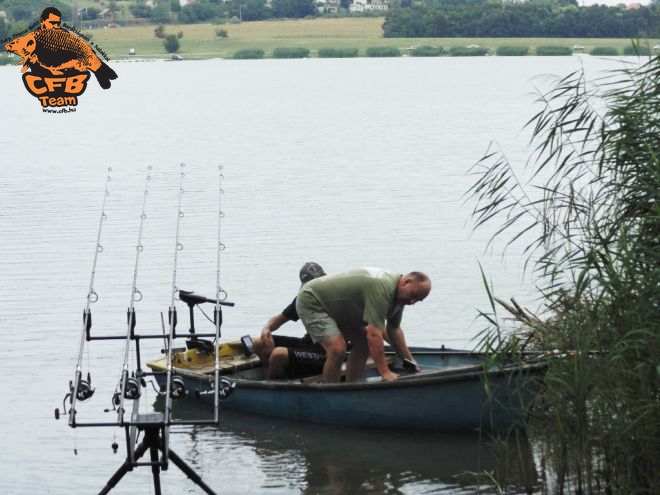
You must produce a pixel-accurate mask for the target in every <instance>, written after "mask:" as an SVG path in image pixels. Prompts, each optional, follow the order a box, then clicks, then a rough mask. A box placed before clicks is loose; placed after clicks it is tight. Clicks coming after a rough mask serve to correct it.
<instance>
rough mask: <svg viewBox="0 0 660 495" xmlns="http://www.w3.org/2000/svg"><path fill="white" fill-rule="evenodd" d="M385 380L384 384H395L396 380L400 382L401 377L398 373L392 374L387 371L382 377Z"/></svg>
mask: <svg viewBox="0 0 660 495" xmlns="http://www.w3.org/2000/svg"><path fill="white" fill-rule="evenodd" d="M380 376H381V377H382V378H383V381H384V382H393V381H395V380H398V379H399V377H398V375H397V374H396V373H392V372H391V371H389V370H388V371H385V372H384V373H381V375H380Z"/></svg>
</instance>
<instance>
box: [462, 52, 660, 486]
mask: <svg viewBox="0 0 660 495" xmlns="http://www.w3.org/2000/svg"><path fill="white" fill-rule="evenodd" d="M539 102H540V103H541V105H542V109H541V110H540V111H539V112H538V113H537V114H536V115H534V117H533V118H532V119H530V121H529V122H528V123H527V125H528V127H530V128H531V130H532V136H533V137H532V150H533V151H532V154H531V156H530V159H529V161H528V163H527V167H528V168H529V169H530V172H531V176H532V179H531V180H530V182H528V183H524V184H523V183H522V182H521V181H520V180H519V179H518V176H517V175H516V173H515V171H514V168H513V167H512V165H511V164H510V163H509V161H508V160H507V158H506V156H505V155H504V154H503V153H502V152H499V151H494V150H492V149H489V150H488V151H487V152H486V154H485V155H484V156H483V157H482V159H481V160H480V161H479V162H478V163H477V164H476V165H475V167H474V168H473V173H474V174H475V175H476V179H475V182H474V184H473V186H472V187H471V188H470V190H469V191H468V195H469V197H470V198H471V199H472V200H473V201H474V202H475V206H474V210H473V218H474V220H475V228H479V227H480V226H482V225H484V224H492V223H497V224H498V225H499V228H498V229H497V233H496V234H495V236H494V238H495V237H501V236H508V237H509V240H508V243H513V242H520V241H522V240H523V239H528V241H527V244H526V246H525V256H526V267H527V268H531V270H532V273H533V275H534V276H535V278H536V279H537V286H538V288H539V296H540V299H541V301H542V303H543V308H544V310H543V311H544V312H543V315H542V317H543V318H542V320H543V321H542V323H540V324H538V325H535V326H532V327H530V326H529V325H527V329H526V330H527V332H528V333H529V336H528V337H524V336H521V335H520V334H519V333H518V332H515V331H513V332H511V331H508V332H507V331H505V330H504V329H503V326H502V325H501V323H500V319H499V318H498V315H497V311H496V304H495V301H494V300H495V298H494V295H493V294H492V292H491V290H490V289H488V296H489V299H490V301H491V309H490V310H488V311H486V312H482V316H483V317H485V318H486V320H487V321H488V327H487V329H486V330H485V331H484V332H483V333H482V335H481V341H480V346H481V348H482V349H483V350H488V351H492V352H494V353H497V352H499V353H506V354H509V355H510V354H511V353H516V352H520V351H521V350H523V349H524V350H534V349H537V350H545V349H559V350H561V351H570V352H568V353H566V354H564V358H563V359H554V360H551V362H550V366H549V369H548V371H547V373H546V375H545V388H544V393H543V395H542V396H541V398H540V400H541V402H542V404H541V407H537V408H536V411H537V413H536V421H533V422H532V424H533V425H535V428H536V429H537V431H540V433H541V435H542V436H543V437H545V438H546V439H547V441H546V442H544V443H543V448H542V450H543V456H542V458H543V465H544V468H545V472H546V475H548V476H552V477H553V480H552V486H554V487H555V491H557V492H570V491H574V492H576V493H658V490H660V489H659V488H658V487H660V474H659V473H660V470H658V469H657V459H660V160H659V158H658V157H659V155H660V57H655V58H652V59H649V60H648V61H647V62H644V63H641V64H629V65H625V66H623V68H621V69H617V70H615V71H611V72H610V73H608V74H606V75H605V76H603V77H601V78H599V79H597V80H596V81H593V82H589V81H587V79H586V77H585V74H584V71H582V70H579V71H576V72H574V73H572V74H569V75H568V76H566V77H563V78H560V79H557V80H556V81H555V83H554V85H553V86H552V88H551V89H550V90H549V91H547V92H543V93H540V94H539ZM529 239H531V240H529ZM484 281H485V282H486V280H485V276H484ZM486 286H487V288H488V287H489V284H488V283H486Z"/></svg>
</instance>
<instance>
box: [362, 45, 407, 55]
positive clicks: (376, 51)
mask: <svg viewBox="0 0 660 495" xmlns="http://www.w3.org/2000/svg"><path fill="white" fill-rule="evenodd" d="M400 56H401V52H400V51H399V49H398V48H395V47H393V46H374V47H371V48H367V57H400Z"/></svg>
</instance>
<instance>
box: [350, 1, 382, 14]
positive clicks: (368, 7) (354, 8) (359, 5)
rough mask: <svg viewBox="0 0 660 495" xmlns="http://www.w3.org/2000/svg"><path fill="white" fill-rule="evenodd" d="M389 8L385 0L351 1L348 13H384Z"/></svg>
mask: <svg viewBox="0 0 660 495" xmlns="http://www.w3.org/2000/svg"><path fill="white" fill-rule="evenodd" d="M388 8H389V5H388V4H387V0H353V2H351V4H350V5H349V6H348V11H349V12H373V11H379V10H380V11H385V10H387V9H388Z"/></svg>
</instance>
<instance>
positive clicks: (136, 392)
mask: <svg viewBox="0 0 660 495" xmlns="http://www.w3.org/2000/svg"><path fill="white" fill-rule="evenodd" d="M150 172H151V165H149V166H148V167H147V177H146V179H145V184H144V197H143V199H142V213H141V214H140V229H139V232H138V241H137V245H136V246H135V251H136V252H135V267H134V269H133V285H132V287H131V303H130V306H129V308H128V312H127V318H126V320H127V325H126V342H125V346H124V363H123V365H122V371H121V379H120V384H121V386H120V392H119V409H117V423H118V424H120V425H121V424H123V423H124V412H125V410H124V400H125V399H129V400H135V399H137V398H139V397H140V382H139V381H138V379H137V378H136V377H135V376H133V377H129V376H128V354H129V349H130V344H131V337H132V335H133V331H134V330H135V303H136V302H139V301H141V300H142V293H141V292H140V291H139V290H138V288H137V274H138V265H139V262H140V254H141V253H142V251H143V249H144V248H143V246H142V229H143V226H144V221H145V220H146V218H147V213H146V206H147V197H148V196H149V181H151V175H150ZM136 296H139V299H137V300H136ZM115 402H116V401H115Z"/></svg>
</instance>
